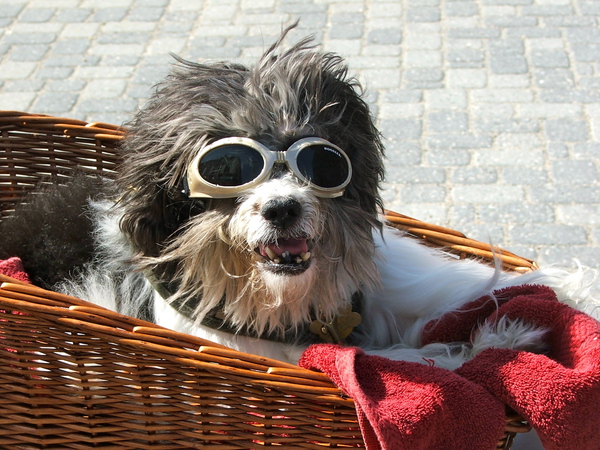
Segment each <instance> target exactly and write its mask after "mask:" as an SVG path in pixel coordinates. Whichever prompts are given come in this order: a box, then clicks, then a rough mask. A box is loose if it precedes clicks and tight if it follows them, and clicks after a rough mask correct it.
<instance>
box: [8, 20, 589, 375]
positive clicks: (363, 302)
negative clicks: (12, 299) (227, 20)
mask: <svg viewBox="0 0 600 450" xmlns="http://www.w3.org/2000/svg"><path fill="white" fill-rule="evenodd" d="M288 32H289V29H288V30H286V31H285V32H284V33H283V34H282V36H281V37H280V38H279V40H278V41H277V42H276V43H275V44H273V46H271V47H270V48H269V49H268V50H267V51H266V52H265V54H264V55H263V56H262V57H261V58H260V59H259V61H258V63H257V64H256V65H255V66H253V67H245V66H242V65H239V64H234V63H228V62H219V63H211V64H197V63H193V62H188V61H185V60H183V59H181V58H177V64H176V65H175V66H174V67H173V69H172V71H171V73H170V75H168V77H167V78H166V80H165V81H164V82H163V83H162V84H160V85H159V86H158V87H157V89H156V92H155V93H154V94H153V96H152V98H151V99H150V100H149V101H148V103H147V105H146V106H145V107H144V108H143V109H142V110H141V111H139V113H138V114H137V115H136V116H135V118H134V119H133V120H132V121H131V122H130V123H129V124H128V125H127V130H128V131H127V135H126V138H125V140H124V142H123V144H122V147H121V149H120V151H121V154H122V158H123V163H122V165H121V167H120V169H119V172H118V177H117V180H116V182H114V183H112V182H103V183H100V184H102V186H101V188H99V189H95V190H94V194H93V195H91V197H92V200H91V201H90V202H89V204H88V203H87V200H86V201H82V200H81V196H78V197H77V202H78V204H79V205H80V207H81V208H82V210H85V213H82V212H79V213H78V217H82V214H84V216H85V217H89V218H90V219H91V222H90V223H92V224H93V226H92V231H91V237H90V235H89V234H90V230H89V229H87V228H86V229H85V230H84V231H83V234H82V236H81V237H75V236H76V233H75V231H73V238H72V239H71V241H72V242H71V244H70V245H75V246H77V245H78V243H80V242H91V241H93V243H94V246H93V250H91V251H88V252H84V255H83V256H82V257H81V258H80V259H81V262H80V263H79V264H74V263H73V261H69V267H71V269H69V268H68V267H67V268H66V269H65V270H64V271H62V272H61V274H63V273H65V272H69V270H71V273H70V275H69V276H68V277H64V276H63V275H61V277H62V278H61V279H60V280H50V279H49V278H50V276H49V275H48V274H46V275H40V276H39V279H40V280H41V282H43V283H46V284H49V285H53V286H54V288H56V289H59V290H61V291H63V292H66V293H69V294H71V295H76V296H78V297H81V298H83V299H87V300H89V301H92V302H95V303H98V304H101V305H104V306H107V307H109V308H111V309H115V310H117V311H119V312H121V313H124V314H127V315H130V316H135V317H139V318H143V319H147V320H151V321H154V322H156V323H158V324H160V325H163V326H165V327H168V328H171V329H175V330H178V331H182V332H186V333H190V334H194V335H197V336H200V337H203V338H206V339H209V340H211V341H213V342H217V343H221V344H224V345H227V346H229V347H232V348H235V349H238V350H241V351H245V352H250V353H255V354H259V355H262V356H267V357H271V358H275V359H280V360H283V361H287V362H292V363H295V362H296V361H297V360H298V358H299V357H300V355H301V353H302V351H303V350H304V349H305V348H306V347H307V346H308V345H310V344H312V343H315V342H321V341H327V342H345V343H348V344H350V345H356V346H360V347H361V348H363V349H365V350H366V351H367V352H368V353H371V354H377V355H382V356H386V357H389V358H392V359H402V360H407V361H416V362H420V363H425V362H427V363H431V362H432V361H433V362H434V363H435V364H436V365H437V366H439V367H445V368H449V369H454V368H456V367H459V366H460V365H461V364H463V363H464V362H465V361H466V360H468V359H470V358H472V357H473V356H474V355H475V354H476V353H477V352H479V351H481V350H482V349H484V348H487V347H489V346H499V347H508V348H520V349H528V350H532V351H537V350H539V349H538V346H539V345H540V341H541V337H542V335H543V332H544V330H540V329H535V328H533V327H531V326H528V325H527V324H525V323H521V322H518V321H516V322H509V321H501V322H500V323H499V324H498V325H497V326H496V327H489V326H482V328H481V329H480V330H479V332H478V333H475V338H474V341H473V342H471V343H458V344H456V345H450V344H430V345H427V346H422V345H421V334H422V331H423V327H424V326H425V324H426V323H428V322H429V321H431V320H433V319H436V318H439V317H441V316H442V315H444V314H446V313H448V312H450V311H455V310H457V309H459V308H460V307H461V306H463V305H465V304H466V303H468V302H470V301H473V300H475V299H477V298H479V297H481V296H483V295H489V294H491V293H492V292H493V291H494V290H496V289H500V288H503V287H507V286H512V285H521V284H527V283H540V284H546V285H549V286H551V287H553V288H555V289H556V290H557V291H559V292H560V293H561V296H562V297H561V298H562V299H563V301H570V302H572V303H574V304H575V303H576V300H573V299H574V298H575V299H577V298H579V297H578V295H579V294H577V295H575V294H574V293H573V289H570V288H569V286H572V285H573V283H572V278H573V277H572V276H567V275H566V274H565V273H563V272H561V271H559V270H555V269H549V270H538V271H535V272H531V273H528V274H524V275H515V274H509V273H505V272H502V271H501V270H500V269H499V268H498V267H490V266H488V265H485V264H482V263H480V262H478V261H475V260H455V259H454V258H452V257H450V256H448V255H446V254H444V253H443V252H440V251H438V250H434V249H431V248H429V247H426V246H424V245H422V244H421V243H419V242H417V241H416V240H414V239H413V238H411V237H409V236H406V235H402V234H401V233H400V232H398V231H397V230H393V229H391V228H389V227H388V226H386V225H385V224H384V223H383V221H382V211H383V202H382V199H381V197H380V194H379V186H380V183H381V181H382V180H383V177H384V162H383V161H384V148H383V145H382V137H381V135H380V133H379V131H378V130H377V128H376V126H375V124H374V119H373V117H372V115H371V113H370V110H369V107H368V105H367V103H366V102H365V100H364V99H363V91H362V88H361V86H360V84H359V83H358V81H357V80H356V79H354V78H352V77H351V76H350V75H349V73H348V69H347V66H346V65H345V63H344V61H343V60H342V58H340V57H339V56H337V55H334V54H331V53H323V52H320V51H318V49H317V48H316V47H315V45H314V44H313V42H312V40H311V38H306V39H303V40H301V41H299V42H298V43H296V44H295V45H293V46H291V47H290V48H289V49H287V50H285V49H282V47H283V41H284V38H285V36H286V34H287V33H288ZM84 178H85V177H84ZM61 189H63V190H64V189H65V188H64V187H63V188H61ZM89 189H90V187H89V186H85V188H82V187H81V183H79V182H78V181H77V180H76V181H75V182H73V183H72V184H71V185H68V187H67V188H66V190H67V191H68V192H79V191H83V192H88V193H89V192H90V191H89ZM53 195H56V194H53ZM88 196H89V195H88ZM36 201H39V200H36ZM42 202H44V203H45V204H48V202H46V201H45V200H42ZM59 203H60V204H62V203H63V202H62V201H61V202H59ZM32 204H34V203H32ZM30 208H31V206H30ZM61 209H66V208H61ZM33 210H35V211H37V212H38V214H37V215H38V216H39V209H38V207H36V206H33ZM56 214H57V213H56V212H54V213H53V216H52V217H56ZM31 216H34V214H32V215H31ZM15 220H18V219H15ZM21 220H22V219H21ZM35 220H36V219H34V218H33V217H30V218H28V219H26V220H24V221H23V220H22V221H21V222H20V225H14V224H13V225H11V223H10V222H11V221H10V220H9V221H6V223H4V224H3V225H2V226H3V227H4V229H2V230H0V231H2V232H3V233H4V235H7V233H8V234H10V235H13V236H14V235H16V234H18V233H21V234H24V235H27V236H32V235H33V234H32V233H33V232H32V231H29V230H30V228H28V227H32V226H35V224H34V223H33V222H35ZM37 220H38V221H39V220H40V219H39V217H38V219H37ZM52 220H57V219H52ZM65 223H69V222H65ZM11 227H12V228H11ZM84 228H85V227H84ZM14 241H16V239H15V240H14ZM47 241H48V242H50V241H51V239H50V238H48V239H47ZM56 247H57V248H59V247H60V246H56ZM3 253H4V254H6V253H7V250H3V252H0V255H1V254H3ZM60 254H61V252H60V251H56V250H55V251H54V253H52V255H51V256H50V257H47V258H48V259H49V260H52V261H53V263H54V265H56V264H60V262H61V256H60ZM20 256H22V258H23V259H24V261H25V264H26V267H27V264H28V261H35V260H38V261H39V252H38V255H37V256H36V254H35V251H34V250H32V255H23V254H21V255H20ZM73 267H77V270H76V271H75V273H73V269H72V268H73ZM577 276H578V277H579V278H581V276H582V275H581V274H579V275H577ZM65 278H66V279H65ZM539 351H542V350H539Z"/></svg>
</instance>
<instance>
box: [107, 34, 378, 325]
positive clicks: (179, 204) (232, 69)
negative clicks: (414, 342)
mask: <svg viewBox="0 0 600 450" xmlns="http://www.w3.org/2000/svg"><path fill="white" fill-rule="evenodd" d="M308 42H309V41H306V40H305V41H302V42H300V43H299V44H297V45H296V46H294V47H292V48H291V49H290V50H288V51H286V52H283V53H281V54H278V53H277V48H278V47H279V44H280V43H277V44H276V45H274V46H273V47H272V48H271V49H269V50H268V51H267V52H266V54H265V55H264V56H263V57H262V58H261V60H260V61H259V63H258V64H257V66H255V67H253V68H250V69H248V68H245V67H242V66H239V65H233V64H226V63H220V64H212V65H198V64H192V63H189V62H184V61H180V65H178V66H177V67H176V68H175V69H174V70H173V72H172V74H171V75H170V76H169V77H168V78H167V80H166V81H165V83H163V84H162V86H161V88H160V89H159V90H158V91H157V93H156V94H155V95H154V96H153V98H152V99H151V100H150V102H149V103H148V105H147V106H146V107H145V108H144V109H143V110H142V111H141V112H140V113H139V114H138V115H137V117H136V118H135V120H134V121H133V123H131V124H130V132H129V134H128V137H127V139H126V140H125V143H124V145H123V156H124V164H123V166H122V170H121V173H120V180H119V181H120V185H121V187H122V188H123V190H124V191H125V193H126V194H125V195H124V196H123V198H122V202H121V204H122V211H123V219H122V222H121V226H122V229H123V231H124V232H125V233H126V234H127V235H128V237H129V239H130V241H131V242H132V244H133V245H134V247H135V248H136V250H137V251H138V252H139V256H140V261H143V262H144V263H148V264H150V265H152V267H153V269H154V272H155V274H157V275H158V276H160V277H162V278H163V279H165V278H166V279H169V280H168V281H171V280H170V279H173V280H175V284H176V285H177V290H176V293H175V296H176V297H178V298H179V299H180V300H183V301H190V302H191V303H193V304H194V305H195V308H196V315H197V316H198V317H199V318H201V317H203V316H204V315H205V314H207V313H209V312H210V311H213V310H214V309H215V308H217V307H218V308H219V309H220V312H221V313H222V314H224V316H225V317H226V320H227V321H228V322H229V323H230V325H232V326H234V327H236V326H237V327H253V328H254V330H255V331H256V332H257V334H259V335H260V334H261V333H263V332H283V331H285V330H289V329H290V328H293V327H297V326H299V325H301V324H302V323H303V322H306V321H308V320H311V317H313V316H315V315H318V316H322V317H324V318H331V317H333V316H334V315H335V313H336V311H337V310H338V309H339V307H340V306H342V305H345V304H347V303H348V302H349V301H350V298H351V296H352V295H353V294H354V293H355V292H356V291H358V290H360V289H362V288H363V287H367V288H368V287H370V286H372V285H373V284H374V283H376V279H377V274H376V269H375V267H374V264H373V262H372V259H373V254H374V251H375V250H374V245H373V239H372V232H373V229H374V228H377V227H379V226H380V224H379V222H378V218H377V215H378V212H379V211H380V208H381V201H380V198H379V194H378V186H379V182H380V180H381V178H382V174H383V169H382V154H383V152H382V147H381V143H380V140H379V134H378V132H377V130H376V128H375V127H374V125H373V122H372V118H371V117H370V114H369V110H368V107H367V105H366V104H365V102H364V101H363V100H362V99H361V97H360V95H359V94H358V93H357V89H358V88H359V86H358V84H357V83H356V82H355V81H354V80H353V79H350V78H348V77H347V74H346V68H345V66H344V65H343V63H342V61H341V60H340V59H339V58H338V57H336V56H333V55H330V54H322V53H318V52H316V51H314V49H313V47H311V46H310V45H309V43H308ZM309 137H310V138H315V139H317V140H326V141H328V142H329V143H330V144H332V145H331V146H330V148H329V150H332V149H338V150H332V151H333V152H334V153H336V155H335V157H336V158H337V159H335V158H334V160H333V162H330V163H331V164H332V165H330V166H327V167H325V166H324V167H321V166H320V165H319V164H315V165H314V168H315V169H314V171H316V172H318V173H317V174H314V175H313V174H311V173H307V172H305V171H303V169H302V167H300V169H298V167H296V166H295V165H297V166H300V165H301V164H304V163H303V162H301V161H299V159H300V157H298V158H296V157H295V156H294V157H292V156H290V155H292V150H288V149H294V148H296V147H297V143H298V142H299V141H300V142H304V141H302V140H303V139H306V138H309ZM227 138H244V139H245V142H248V143H250V144H249V145H255V146H256V147H260V148H261V151H262V153H263V154H264V155H266V156H265V158H266V159H269V160H271V159H273V160H275V158H274V157H273V158H271V156H272V155H271V154H270V153H269V152H279V153H277V158H276V159H277V162H276V163H268V164H267V163H266V162H265V161H263V162H262V164H263V165H266V166H268V167H266V169H264V167H263V169H264V170H263V172H262V174H263V175H262V176H261V177H260V179H259V180H258V178H256V179H257V180H258V181H257V182H255V183H253V182H252V181H251V182H249V183H247V184H243V183H241V184H243V186H241V187H240V186H239V184H240V183H239V182H231V183H232V184H233V185H234V186H233V188H230V187H228V188H225V189H223V188H221V187H218V183H219V181H216V182H215V180H213V179H212V178H210V177H209V176H207V175H204V177H205V178H208V182H207V181H206V180H204V178H203V179H202V180H200V181H201V183H200V187H197V186H196V187H194V188H192V189H191V188H190V180H192V184H193V182H194V177H199V176H200V177H202V176H203V175H198V174H195V173H192V172H193V171H194V170H195V169H194V168H197V166H196V165H197V164H200V163H199V162H198V161H199V159H198V158H199V154H200V153H202V152H203V151H204V150H205V149H206V148H207V147H208V146H211V145H214V144H215V143H219V142H222V140H224V139H225V141H227ZM253 143H256V144H253ZM315 151H316V150H315ZM244 152H246V153H247V149H245V150H244ZM288 152H289V153H288ZM246 153H244V156H245V155H246ZM273 154H276V153H273ZM340 155H346V156H344V157H343V158H342V157H341V156H340ZM288 156H290V158H288V161H287V162H285V159H286V158H287V157H288ZM226 160H227V159H226V158H224V159H223V160H222V161H226ZM346 160H348V162H349V164H348V166H349V167H348V168H347V170H348V171H349V172H348V173H349V174H350V173H351V175H349V176H348V179H347V180H344V181H345V183H341V182H332V183H331V184H333V185H335V186H333V187H331V186H329V187H327V188H325V189H324V190H323V189H322V188H320V187H319V185H324V184H325V185H327V183H328V181H325V182H323V178H324V179H325V180H326V179H327V178H328V174H331V176H332V177H334V176H335V175H336V174H338V175H339V173H345V172H344V170H345V169H344V167H341V166H343V165H344V164H347V163H346ZM227 161H229V160H227ZM290 161H291V162H290ZM223 164H224V163H223ZM269 164H270V165H269ZM338 164H339V165H340V167H338ZM225 165H226V166H228V167H226V172H227V173H228V174H229V173H230V172H231V171H232V170H235V169H236V168H235V167H234V166H232V165H230V163H227V164H225ZM261 167H262V166H261ZM300 172H302V173H300ZM253 176H254V175H252V176H249V179H251V178H252V177H253ZM317 177H320V180H321V181H319V180H317ZM342 178H343V176H342ZM340 179H341V178H340ZM212 182H214V183H213V184H216V185H217V194H211V193H206V192H204V190H205V188H206V186H208V185H209V184H210V183H212ZM203 183H204V184H203ZM225 184H227V183H225ZM205 185H206V186H205ZM244 186H247V187H244ZM206 189H208V188H206ZM197 191H198V192H197ZM221 191H226V192H225V193H224V194H222V195H221V194H220V193H219V192H221ZM324 191H325V193H324ZM330 191H332V192H333V194H332V195H329V194H330ZM194 193H195V194H194ZM198 299H201V300H200V301H199V302H197V300H198ZM196 303H198V305H197V306H196Z"/></svg>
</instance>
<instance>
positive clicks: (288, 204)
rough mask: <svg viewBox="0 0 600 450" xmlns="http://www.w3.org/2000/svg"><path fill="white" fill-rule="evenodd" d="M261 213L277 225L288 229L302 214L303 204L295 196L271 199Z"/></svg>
mask: <svg viewBox="0 0 600 450" xmlns="http://www.w3.org/2000/svg"><path fill="white" fill-rule="evenodd" d="M260 214H261V215H262V216H263V217H264V218H265V219H266V220H268V221H269V222H271V224H273V225H274V226H275V227H277V228H280V229H282V230H283V229H286V228H289V227H290V226H292V225H293V224H294V223H295V222H296V221H297V220H298V218H299V217H300V215H301V214H302V205H301V204H300V202H299V201H298V200H296V199H293V198H281V199H273V200H269V201H268V202H267V203H265V205H264V206H263V208H262V209H261V210H260Z"/></svg>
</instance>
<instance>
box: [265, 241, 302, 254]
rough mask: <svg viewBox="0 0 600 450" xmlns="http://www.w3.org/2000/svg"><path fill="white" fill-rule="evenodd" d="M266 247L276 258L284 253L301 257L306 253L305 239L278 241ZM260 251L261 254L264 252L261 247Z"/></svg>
mask: <svg viewBox="0 0 600 450" xmlns="http://www.w3.org/2000/svg"><path fill="white" fill-rule="evenodd" d="M267 247H269V249H270V250H271V251H272V252H273V253H275V254H276V255H277V256H281V255H282V254H283V253H284V252H289V254H290V255H301V254H302V253H305V252H307V251H308V244H307V243H306V239H279V240H278V241H277V244H269V245H268V246H267ZM260 250H261V253H263V252H264V248H263V247H262V246H261V249H260ZM265 256H266V254H265Z"/></svg>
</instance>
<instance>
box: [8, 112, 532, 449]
mask: <svg viewBox="0 0 600 450" xmlns="http://www.w3.org/2000/svg"><path fill="white" fill-rule="evenodd" d="M0 132H1V138H0V206H1V209H2V216H6V215H9V214H10V213H11V212H12V211H13V209H14V206H15V204H16V203H18V202H19V201H22V199H23V196H24V195H25V193H27V192H29V191H31V190H32V189H34V188H35V187H36V186H37V185H38V183H39V182H40V181H41V182H61V181H63V180H66V179H68V177H69V176H70V175H72V173H73V172H74V171H75V170H84V171H88V172H91V173H96V174H98V173H101V174H104V175H106V176H109V177H110V176H112V175H113V174H114V169H115V166H116V164H117V162H118V161H117V156H116V152H115V148H116V147H117V145H118V143H119V141H120V140H121V138H122V136H123V134H124V132H123V131H122V130H119V129H118V128H117V127H115V126H112V125H108V124H87V123H85V122H81V121H76V120H71V119H63V118H55V117H50V116H41V115H31V114H26V113H20V112H10V111H9V112H2V111H0ZM2 216H0V218H1V217H2ZM386 217H387V219H388V221H389V222H390V223H391V224H392V225H394V226H396V227H398V228H400V229H402V230H405V231H406V232H407V233H409V234H411V235H413V236H415V237H416V238H419V239H423V240H424V241H425V242H426V243H428V244H430V245H433V246H438V247H444V249H445V251H448V252H450V253H452V254H454V255H456V256H457V257H458V258H464V257H475V258H478V259H482V260H486V261H491V260H492V258H493V255H496V256H499V257H501V258H502V263H503V265H504V266H505V268H506V269H508V270H518V271H527V270H532V269H534V268H535V267H536V266H535V263H533V262H532V261H530V260H527V259H524V258H520V257H519V256H517V255H514V254H511V253H509V252H506V251H504V250H502V249H499V248H495V249H491V248H490V246H489V245H487V244H483V243H481V242H478V241H474V240H471V239H468V238H466V237H465V236H464V235H463V234H462V233H460V232H457V231H454V230H450V229H447V228H443V227H438V226H435V225H432V224H428V223H425V222H421V221H418V220H415V219H412V218H409V217H406V216H403V215H400V214H397V213H392V212H387V216H386ZM0 281H5V283H4V284H3V285H2V288H1V289H0V340H1V341H2V345H0V353H1V354H2V361H3V364H2V365H0V404H1V407H0V423H1V424H2V426H1V427H0V447H2V448H19V449H70V448H73V449H85V448H103V449H125V448H134V449H146V448H152V449H163V448H164V449H174V448H215V449H248V448H256V447H260V446H264V445H270V444H272V445H282V446H285V447H288V448H322V447H323V446H330V447H338V448H344V447H352V448H360V447H363V446H364V444H363V441H362V437H361V434H360V429H359V426H358V420H357V417H356V412H355V409H354V402H353V401H352V399H349V398H346V397H344V396H343V395H342V393H341V391H340V390H339V389H337V388H336V387H335V386H334V385H333V384H332V382H331V381H330V380H329V379H328V378H327V377H326V376H324V375H322V374H319V373H315V372H310V371H307V370H304V369H300V368H298V367H296V366H293V365H289V364H284V363H281V362H278V361H275V360H269V359H266V358H262V357H257V356H254V355H249V354H245V353H241V352H238V351H235V350H231V349H228V348H225V347H223V346H220V345H217V344H214V343H212V342H209V341H205V340H202V339H199V338H195V337H192V336H189V335H185V334H181V333H176V332H173V331H170V330H167V329H164V328H161V327H158V326H157V325H154V324H150V323H146V322H143V321H140V320H137V319H133V318H130V317H126V316H122V315H119V314H117V313H114V312H111V311H108V310H105V309H103V308H100V307H98V306H96V305H92V304H89V303H87V302H84V301H83V300H80V299H76V298H72V297H67V296H64V295H61V294H57V293H55V292H50V291H44V290H42V289H39V288H35V287H32V286H24V285H22V284H18V283H14V282H13V281H14V280H10V279H8V278H7V277H0ZM528 429H529V427H528V426H527V424H524V423H523V422H522V420H521V419H520V418H519V417H518V416H514V415H511V414H507V425H506V433H505V436H504V438H503V439H502V440H501V441H500V442H499V443H498V448H508V446H510V442H511V440H512V437H513V436H514V433H516V432H525V431H528Z"/></svg>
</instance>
